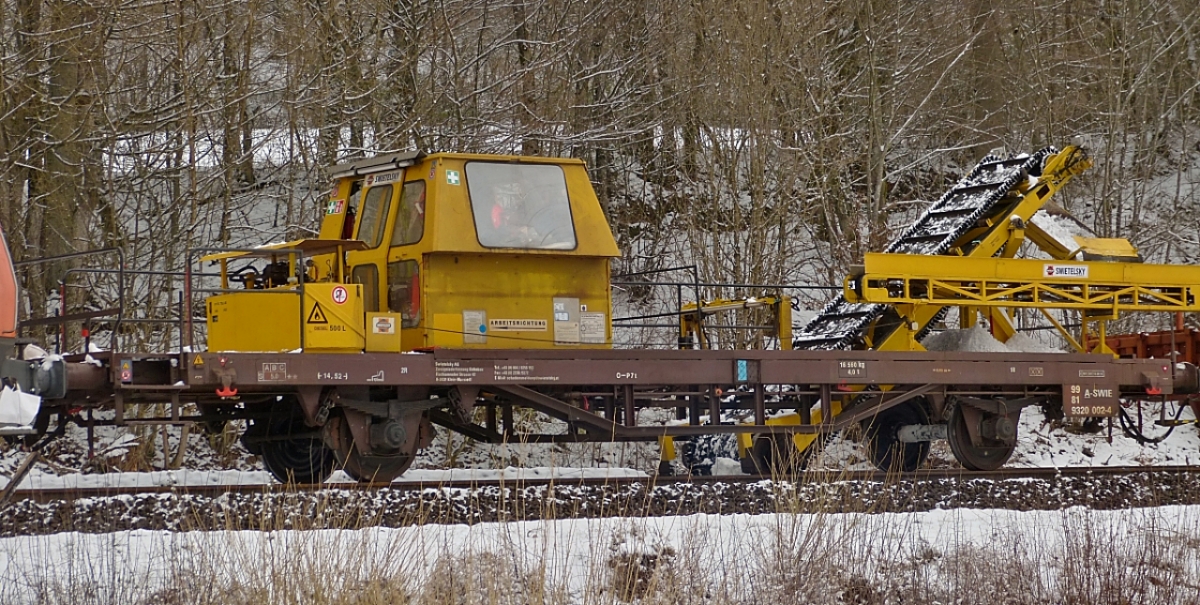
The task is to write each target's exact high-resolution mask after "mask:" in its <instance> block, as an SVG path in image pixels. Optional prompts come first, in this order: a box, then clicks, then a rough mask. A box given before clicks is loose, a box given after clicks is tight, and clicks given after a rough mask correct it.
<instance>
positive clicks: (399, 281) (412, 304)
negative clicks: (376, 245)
mask: <svg viewBox="0 0 1200 605" xmlns="http://www.w3.org/2000/svg"><path fill="white" fill-rule="evenodd" d="M418 271H419V269H418V264H417V261H415V260H402V261H396V262H391V263H388V278H387V283H388V311H391V312H392V313H399V314H400V317H401V320H400V327H403V328H414V327H416V325H417V323H418V322H419V321H420V312H421V285H420V281H419V279H418V277H417V276H418Z"/></svg>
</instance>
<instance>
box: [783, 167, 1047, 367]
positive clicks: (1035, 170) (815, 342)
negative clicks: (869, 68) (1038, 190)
mask: <svg viewBox="0 0 1200 605" xmlns="http://www.w3.org/2000/svg"><path fill="white" fill-rule="evenodd" d="M1054 153H1057V150H1056V149H1054V148H1046V149H1043V150H1041V151H1039V152H1037V153H1035V154H1033V155H1031V156H1030V155H1026V156H1019V157H1015V158H1009V159H1007V160H1002V159H1000V158H997V157H995V156H991V155H989V156H986V157H984V158H983V159H982V160H980V162H979V164H977V165H976V166H975V168H974V169H972V170H971V172H970V174H968V175H967V176H966V177H964V178H963V179H962V180H961V181H959V182H958V184H956V185H955V186H954V187H953V188H952V189H950V190H949V191H947V192H946V193H945V195H943V196H942V197H941V199H939V200H938V201H937V203H935V204H933V205H932V206H930V207H929V209H928V210H926V211H925V214H923V215H922V216H921V218H920V219H919V220H918V221H917V222H915V223H913V224H912V226H910V227H909V228H908V229H906V230H905V231H904V232H903V233H902V234H901V235H900V236H899V237H898V238H896V239H895V240H893V241H892V243H890V244H888V246H887V248H885V249H884V251H885V252H891V253H895V254H921V255H935V254H945V253H947V252H948V251H949V250H950V249H951V247H952V246H953V245H954V243H955V242H956V241H958V239H959V238H960V237H962V235H963V234H964V233H966V232H967V231H968V230H970V229H971V228H972V227H974V226H976V225H978V224H980V220H981V219H983V218H987V217H989V216H990V215H993V214H995V213H997V212H1001V211H1003V210H1002V208H1003V207H1004V205H1003V204H999V203H998V202H1000V201H1001V200H1002V199H1004V197H1005V196H1006V195H1007V194H1008V193H1009V192H1010V191H1012V190H1013V189H1014V188H1016V187H1017V186H1018V185H1020V184H1021V183H1022V182H1023V181H1024V180H1025V179H1026V178H1027V177H1028V175H1035V176H1040V175H1041V171H1042V166H1043V163H1044V162H1045V161H1046V158H1047V157H1049V156H1050V155H1053V154H1054ZM1000 218H1001V219H1002V218H1003V217H1000ZM993 224H1000V221H998V220H997V221H993ZM963 253H964V254H965V255H967V256H970V254H971V251H970V250H969V249H964V250H963ZM890 308H891V307H889V306H888V305H883V304H870V303H849V302H846V299H845V298H844V297H842V296H840V295H839V296H838V297H837V298H836V299H834V300H832V301H831V302H830V303H829V304H827V305H825V308H823V309H821V312H820V313H818V314H817V316H816V317H815V318H814V319H813V320H812V321H810V322H809V323H808V325H806V326H804V328H803V329H802V330H800V331H799V332H798V333H797V335H796V337H795V339H794V341H793V344H792V346H793V348H795V349H810V350H835V349H851V348H863V342H862V337H863V335H864V334H865V333H866V332H867V329H868V328H869V327H870V326H871V323H872V322H874V321H875V320H877V319H879V318H880V317H882V316H883V315H884V313H885V312H887V311H888V310H889V309H890ZM939 315H940V314H939ZM926 328H927V326H921V330H922V331H924V330H925V329H926ZM877 339H878V335H877Z"/></svg>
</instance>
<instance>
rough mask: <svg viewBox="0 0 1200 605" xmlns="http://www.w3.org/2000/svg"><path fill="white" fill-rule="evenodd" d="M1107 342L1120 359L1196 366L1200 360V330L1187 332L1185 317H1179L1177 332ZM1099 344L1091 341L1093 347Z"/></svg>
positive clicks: (1124, 336) (1114, 337) (1112, 338)
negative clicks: (1167, 361)
mask: <svg viewBox="0 0 1200 605" xmlns="http://www.w3.org/2000/svg"><path fill="white" fill-rule="evenodd" d="M1104 340H1105V342H1106V343H1107V344H1108V347H1109V348H1110V349H1112V350H1113V352H1115V353H1116V354H1117V356H1119V357H1132V358H1135V359H1150V358H1154V359H1173V360H1174V361H1184V362H1187V363H1192V364H1194V363H1196V362H1197V361H1198V360H1200V330H1197V329H1195V328H1185V327H1184V325H1183V317H1182V316H1179V315H1177V316H1176V318H1175V329H1174V330H1163V331H1161V332H1141V333H1139V334H1117V335H1110V336H1108V337H1107V338H1105V339H1104ZM1095 344H1096V338H1095V337H1092V338H1089V339H1088V346H1089V347H1091V346H1093V345H1095Z"/></svg>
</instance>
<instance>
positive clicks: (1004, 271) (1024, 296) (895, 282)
mask: <svg viewBox="0 0 1200 605" xmlns="http://www.w3.org/2000/svg"><path fill="white" fill-rule="evenodd" d="M863 269H864V271H863V275H862V276H861V277H859V278H847V280H846V282H845V290H846V299H847V300H850V301H854V302H872V303H888V304H895V305H936V306H939V307H941V306H972V307H1023V308H1035V309H1075V310H1085V311H1089V312H1090V311H1105V312H1112V313H1114V314H1115V313H1118V312H1131V311H1155V312H1174V311H1183V312H1191V311H1200V301H1197V294H1200V267H1192V266H1186V265H1153V264H1142V263H1111V262H1074V261H1042V260H1030V259H1005V258H953V257H932V256H931V257H914V256H912V255H904V254H867V255H866V258H865V261H864V263H863Z"/></svg>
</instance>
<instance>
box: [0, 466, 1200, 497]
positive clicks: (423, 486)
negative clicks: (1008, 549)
mask: <svg viewBox="0 0 1200 605" xmlns="http://www.w3.org/2000/svg"><path fill="white" fill-rule="evenodd" d="M1180 476H1186V477H1189V478H1194V479H1195V480H1196V482H1197V483H1200V465H1198V466H1157V467H1146V466H1112V467H1064V468H1001V469H998V470H994V471H969V470H964V469H957V468H943V469H922V470H919V471H915V472H910V473H884V472H882V471H837V470H815V471H806V472H803V473H800V474H797V475H794V476H786V477H776V476H771V475H720V476H703V475H695V476H691V477H684V476H646V477H587V478H532V479H525V478H520V479H459V480H451V481H402V480H401V481H395V482H392V483H320V484H300V485H294V484H293V485H285V484H281V483H271V484H247V485H157V486H140V487H76V488H55V489H17V490H15V491H14V492H13V495H12V499H11V501H12V502H21V501H27V502H35V503H48V502H71V501H77V500H88V499H97V498H121V497H130V496H146V495H181V496H194V497H202V498H216V497H223V496H230V495H239V494H240V495H255V496H262V495H268V496H270V495H293V496H294V495H302V494H310V495H319V494H320V493H322V492H335V491H336V492H350V493H371V492H378V491H382V490H390V491H395V492H422V491H425V490H485V489H511V490H525V489H540V488H631V487H637V488H642V489H643V490H647V491H648V490H651V489H653V488H657V487H665V486H715V485H720V486H739V485H741V486H744V485H752V484H759V483H763V482H772V483H773V484H775V485H778V486H781V487H782V486H788V485H810V484H812V485H820V484H833V483H877V484H882V485H888V484H899V483H922V482H933V481H956V482H968V481H1007V480H1017V479H1036V480H1043V481H1051V480H1057V479H1064V478H1073V479H1078V478H1101V477H1103V478H1113V477H1131V478H1132V477H1145V478H1163V477H1180Z"/></svg>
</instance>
